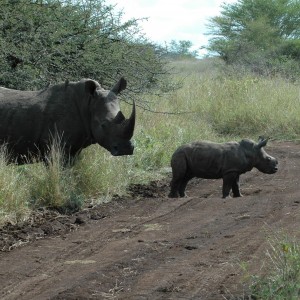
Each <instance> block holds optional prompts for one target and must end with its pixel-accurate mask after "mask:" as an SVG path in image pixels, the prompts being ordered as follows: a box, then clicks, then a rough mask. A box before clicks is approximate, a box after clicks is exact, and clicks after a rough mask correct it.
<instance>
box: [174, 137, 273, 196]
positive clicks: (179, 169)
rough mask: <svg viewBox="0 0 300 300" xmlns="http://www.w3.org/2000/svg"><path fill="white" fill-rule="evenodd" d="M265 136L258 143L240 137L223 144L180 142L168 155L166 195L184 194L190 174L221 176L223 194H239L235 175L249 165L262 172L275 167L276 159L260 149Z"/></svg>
mask: <svg viewBox="0 0 300 300" xmlns="http://www.w3.org/2000/svg"><path fill="white" fill-rule="evenodd" d="M266 144H267V140H266V139H263V138H260V139H259V141H258V143H255V142H254V141H251V140H248V139H243V140H242V141H240V142H239V143H237V142H228V143H224V144H218V143H212V142H206V141H201V142H193V143H190V144H186V145H182V146H181V147H179V148H178V149H177V150H176V151H175V152H174V154H173V156H172V159H171V167H172V173H173V177H172V181H171V191H170V194H169V197H171V198H176V197H178V196H180V197H184V196H185V189H186V186H187V183H188V181H189V180H190V179H192V178H194V177H198V178H206V179H219V178H223V190H222V193H223V198H226V197H229V195H230V191H232V193H233V197H241V193H240V188H239V177H240V175H241V174H243V173H246V172H248V171H250V170H252V169H253V168H257V169H258V170H259V171H261V172H263V173H266V174H273V173H275V172H277V170H278V161H277V159H275V158H274V157H272V156H270V155H268V154H267V153H266V152H265V150H264V149H263V147H264V146H266Z"/></svg>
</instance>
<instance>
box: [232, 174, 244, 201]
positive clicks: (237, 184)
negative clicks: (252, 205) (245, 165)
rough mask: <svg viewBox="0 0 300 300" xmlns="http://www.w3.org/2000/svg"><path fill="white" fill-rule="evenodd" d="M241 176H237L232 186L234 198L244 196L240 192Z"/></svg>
mask: <svg viewBox="0 0 300 300" xmlns="http://www.w3.org/2000/svg"><path fill="white" fill-rule="evenodd" d="M239 181H240V176H239V175H237V177H236V180H235V181H234V182H233V184H232V193H233V197H242V194H241V192H240V182H239Z"/></svg>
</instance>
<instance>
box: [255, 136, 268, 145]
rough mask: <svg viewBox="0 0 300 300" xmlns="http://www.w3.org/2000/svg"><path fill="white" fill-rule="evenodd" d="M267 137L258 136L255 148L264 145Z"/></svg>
mask: <svg viewBox="0 0 300 300" xmlns="http://www.w3.org/2000/svg"><path fill="white" fill-rule="evenodd" d="M268 140H269V138H266V139H265V138H264V137H263V136H260V137H259V138H258V143H257V145H256V146H257V148H262V147H265V146H266V145H267V142H268Z"/></svg>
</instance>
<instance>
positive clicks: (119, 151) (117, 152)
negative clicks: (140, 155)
mask: <svg viewBox="0 0 300 300" xmlns="http://www.w3.org/2000/svg"><path fill="white" fill-rule="evenodd" d="M133 150H134V146H133V145H132V144H131V143H130V144H129V145H128V146H126V147H125V148H122V147H118V146H113V147H112V149H110V153H111V155H112V156H122V155H132V154H133Z"/></svg>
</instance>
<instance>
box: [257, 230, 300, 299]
mask: <svg viewBox="0 0 300 300" xmlns="http://www.w3.org/2000/svg"><path fill="white" fill-rule="evenodd" d="M265 264H266V265H267V270H266V271H265V275H261V276H253V283H252V285H251V291H252V297H253V298H254V299H266V300H282V299H290V300H297V299H299V298H300V244H299V242H298V241H295V240H293V239H291V238H290V237H286V236H285V237H282V236H281V235H280V236H278V237H274V238H272V239H270V241H269V250H268V251H267V259H266V261H265Z"/></svg>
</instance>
